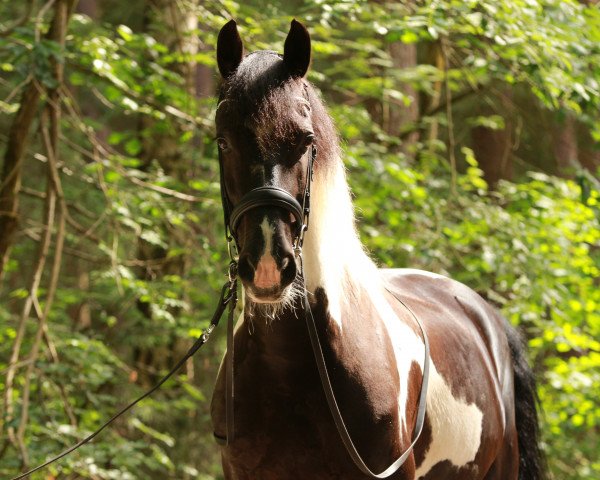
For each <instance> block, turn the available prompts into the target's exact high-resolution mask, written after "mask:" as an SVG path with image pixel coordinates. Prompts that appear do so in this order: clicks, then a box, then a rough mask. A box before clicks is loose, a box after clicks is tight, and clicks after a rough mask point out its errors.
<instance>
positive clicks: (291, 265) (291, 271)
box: [281, 254, 296, 287]
mask: <svg viewBox="0 0 600 480" xmlns="http://www.w3.org/2000/svg"><path fill="white" fill-rule="evenodd" d="M295 278H296V261H295V259H294V255H292V254H288V255H286V256H285V257H283V260H281V285H282V286H283V287H285V286H287V285H289V284H290V283H292V282H293V281H294V279H295Z"/></svg>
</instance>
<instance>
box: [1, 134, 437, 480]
mask: <svg viewBox="0 0 600 480" xmlns="http://www.w3.org/2000/svg"><path fill="white" fill-rule="evenodd" d="M316 156H317V149H316V146H315V145H314V144H313V145H312V146H311V148H310V157H309V159H308V165H307V172H306V184H305V188H304V192H303V198H302V204H300V202H298V200H296V198H294V197H293V196H292V195H291V194H290V193H289V192H287V191H286V190H284V189H282V188H279V187H275V186H262V187H258V188H255V189H253V190H251V191H250V192H248V193H247V194H246V195H245V196H244V197H242V199H241V200H240V202H239V203H238V204H237V205H236V206H235V207H232V204H231V202H230V201H229V197H228V195H227V190H226V187H225V181H224V172H223V164H222V160H221V155H220V153H219V167H220V180H221V199H222V202H223V213H224V220H225V232H226V238H227V243H228V247H229V255H230V257H231V261H230V264H229V271H228V280H227V282H225V284H224V285H223V287H222V289H221V294H220V297H219V302H218V304H217V308H216V310H215V312H214V314H213V316H212V318H211V321H210V323H209V326H208V327H207V328H206V330H205V331H204V332H203V333H202V334H201V335H200V336H199V337H198V338H197V339H196V341H195V342H194V344H193V345H192V346H191V347H190V349H189V350H188V352H187V353H186V354H185V355H184V356H183V357H182V358H181V359H180V360H179V361H178V362H177V363H176V364H175V366H174V367H173V368H172V369H171V371H169V373H167V374H166V375H165V376H164V377H163V378H162V379H161V380H160V381H159V382H158V383H156V385H154V386H153V387H152V388H151V389H150V390H148V391H147V392H146V393H144V394H143V395H141V396H140V397H138V398H137V399H136V400H134V401H133V402H131V403H130V404H129V405H127V406H126V407H123V408H122V409H121V410H119V411H118V412H117V413H116V414H115V415H113V416H112V417H111V418H110V419H109V420H107V421H106V422H105V423H103V424H102V425H101V426H100V427H99V428H98V429H97V430H96V431H94V432H93V433H92V434H90V435H88V436H87V437H85V438H84V439H82V440H80V441H79V442H78V443H76V444H75V445H73V446H71V447H69V448H68V449H66V450H64V451H63V452H61V453H59V454H58V455H56V456H54V457H52V458H51V459H49V460H47V461H46V462H44V463H43V464H41V465H38V466H37V467H35V468H32V469H31V470H28V471H27V472H25V473H22V474H20V475H17V476H15V477H13V478H12V479H11V480H20V479H23V478H26V477H28V476H29V475H31V474H32V473H34V472H37V471H38V470H41V469H43V468H45V467H47V466H48V465H50V464H52V463H54V462H56V461H58V460H60V459H61V458H63V457H65V456H67V455H69V454H70V453H72V452H74V451H75V450H77V449H78V448H79V447H81V446H83V445H85V444H86V443H89V442H90V441H91V440H93V439H94V438H95V437H96V436H97V435H99V434H100V432H102V431H103V430H104V429H105V428H106V427H108V426H109V425H110V424H111V423H112V422H114V421H115V420H116V419H117V418H119V417H120V416H121V415H123V414H124V413H125V412H127V411H129V410H130V409H131V408H133V407H134V406H135V405H136V404H138V403H139V402H141V401H142V400H143V399H145V398H146V397H148V396H149V395H151V394H152V393H154V392H155V391H156V390H158V388H159V387H160V386H161V385H163V384H164V383H165V382H166V381H167V380H168V379H169V378H171V377H172V376H173V375H174V374H175V373H176V372H177V371H178V370H179V369H180V368H181V367H182V366H183V365H184V364H185V362H186V361H187V360H188V359H189V358H191V357H192V356H193V355H194V354H195V353H196V352H197V351H198V350H199V349H200V348H201V347H202V346H203V345H204V344H205V343H206V342H207V341H208V340H209V337H210V334H211V333H212V331H213V330H214V329H215V328H216V326H217V325H218V323H219V321H220V319H221V317H222V316H223V313H224V312H225V310H226V309H227V308H228V307H229V313H228V316H227V317H228V319H227V354H226V356H225V372H226V381H227V383H226V399H225V403H226V431H227V435H226V437H219V436H217V435H216V434H215V437H216V438H217V441H218V442H219V443H222V444H226V445H228V444H231V443H232V442H233V440H234V437H235V427H234V398H235V392H234V382H233V378H234V341H233V339H234V332H233V323H234V322H233V321H234V318H233V317H234V311H235V307H236V305H237V255H236V253H234V250H233V248H235V249H236V251H237V250H238V244H237V239H236V233H235V232H236V230H237V227H238V225H239V222H240V220H241V218H242V217H243V215H244V214H246V213H247V212H248V211H250V210H252V209H254V208H257V207H263V206H269V207H279V208H283V209H285V210H287V211H289V212H290V213H291V214H292V216H293V217H294V224H295V227H296V228H295V232H294V233H295V237H294V241H293V249H294V254H295V255H296V257H297V258H298V260H299V263H300V276H301V279H302V283H303V287H304V291H305V295H304V299H303V308H304V317H305V321H306V326H307V329H308V334H309V337H310V343H311V346H312V350H313V354H314V356H315V361H316V364H317V369H318V372H319V377H320V380H321V384H322V387H323V391H324V393H325V397H326V399H327V404H328V406H329V410H330V412H331V415H332V417H333V420H334V423H335V426H336V428H337V430H338V433H339V435H340V438H341V440H342V442H343V444H344V446H345V447H346V450H347V451H348V454H349V455H350V457H351V458H352V460H353V462H354V463H355V464H356V466H357V467H358V468H359V469H360V470H361V471H362V472H363V473H364V474H365V475H367V476H369V477H371V478H380V479H381V478H387V477H389V476H391V475H393V474H394V473H395V472H397V471H398V470H399V469H400V468H401V467H402V465H403V464H404V463H405V462H406V460H407V459H408V458H409V456H410V453H411V452H412V450H413V448H414V446H415V444H416V443H417V441H418V439H419V437H420V435H421V433H422V431H423V424H424V420H425V412H426V397H427V385H428V380H429V341H428V339H427V334H426V333H425V330H424V328H423V325H422V324H421V322H420V321H419V319H418V318H417V316H416V315H415V314H414V313H413V311H412V310H411V309H410V308H409V307H408V305H406V304H405V303H404V302H403V301H402V300H401V299H400V298H399V297H398V295H396V293H394V292H393V291H391V290H390V289H387V290H388V292H389V293H391V294H392V295H393V296H394V297H395V298H396V299H397V300H398V302H400V304H401V305H403V306H404V308H406V310H407V311H408V312H409V313H410V315H411V316H412V317H413V319H414V320H415V321H416V323H417V324H418V325H419V328H420V329H421V334H422V337H423V342H424V347H425V348H424V351H425V358H424V363H423V380H422V382H421V390H420V394H419V407H418V411H417V417H416V422H415V428H414V430H413V437H412V442H411V444H410V446H409V447H408V448H407V449H406V451H405V452H404V453H402V455H400V457H398V459H396V460H395V461H394V462H393V463H392V464H391V465H390V466H389V467H388V468H386V469H385V470H383V471H382V472H381V473H374V472H372V471H371V470H370V469H369V467H368V466H367V465H366V464H365V462H364V461H363V459H362V457H361V455H360V454H359V453H358V450H357V449H356V447H355V445H354V442H353V441H352V438H351V437H350V434H349V433H348V429H347V428H346V424H345V422H344V419H343V417H342V414H341V412H340V409H339V406H338V403H337V400H336V398H335V394H334V392H333V387H332V385H331V379H330V377H329V373H328V371H327V365H326V362H325V357H324V356H323V349H322V347H321V342H320V340H319V335H318V332H317V327H316V324H315V319H314V317H313V314H312V309H311V307H310V302H309V300H308V291H307V290H306V282H305V278H304V272H303V266H302V244H303V241H304V234H305V232H306V230H307V229H308V220H309V214H310V188H311V184H312V180H313V164H314V161H315V159H316Z"/></svg>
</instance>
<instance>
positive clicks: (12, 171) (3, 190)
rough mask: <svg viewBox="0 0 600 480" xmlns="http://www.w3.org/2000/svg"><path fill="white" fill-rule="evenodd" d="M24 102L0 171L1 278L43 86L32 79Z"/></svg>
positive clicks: (71, 1) (69, 1)
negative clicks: (31, 131) (30, 132)
mask: <svg viewBox="0 0 600 480" xmlns="http://www.w3.org/2000/svg"><path fill="white" fill-rule="evenodd" d="M76 3H77V0H61V1H60V2H59V3H58V5H57V6H56V10H55V11H56V12H57V13H56V14H55V17H54V19H53V21H52V24H51V26H50V29H49V30H48V33H47V34H46V36H45V38H46V39H48V40H54V41H57V40H56V39H55V36H56V34H57V33H56V32H57V28H59V27H58V26H57V20H56V19H57V17H58V12H59V8H63V5H64V8H66V11H67V13H66V15H67V17H66V20H65V21H67V22H68V19H69V18H70V15H71V13H72V12H73V9H74V7H75V5H76ZM24 88H25V89H24V91H23V94H22V96H21V103H20V106H19V110H18V111H17V114H16V116H15V119H14V121H13V123H12V125H11V127H10V131H9V134H8V142H7V145H6V150H5V152H4V162H3V164H2V169H1V173H0V280H1V279H2V276H3V273H4V267H5V265H6V262H7V261H8V258H9V255H10V248H11V246H12V244H13V242H14V237H15V234H16V232H17V229H18V226H19V190H20V189H21V179H22V172H23V168H22V167H23V159H24V156H25V151H26V149H27V144H28V140H29V131H30V129H31V125H32V123H33V120H34V119H35V116H36V113H37V109H38V104H39V100H40V94H41V88H42V87H41V86H40V85H39V84H38V82H37V80H36V79H32V80H30V81H29V83H27V85H26V86H25V87H24Z"/></svg>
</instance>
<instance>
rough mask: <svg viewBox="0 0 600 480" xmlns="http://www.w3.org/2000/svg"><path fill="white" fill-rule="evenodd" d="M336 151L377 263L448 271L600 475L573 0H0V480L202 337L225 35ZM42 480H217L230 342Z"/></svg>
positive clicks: (597, 74)
mask: <svg viewBox="0 0 600 480" xmlns="http://www.w3.org/2000/svg"><path fill="white" fill-rule="evenodd" d="M294 17H295V18H297V19H299V20H301V21H303V22H304V23H305V24H306V25H307V26H308V27H309V30H310V32H311V34H312V37H313V66H312V70H311V72H310V74H309V79H310V80H311V81H312V82H314V83H315V84H316V85H317V86H318V87H319V88H320V90H321V91H322V92H323V97H324V99H325V101H326V102H327V104H328V106H329V109H330V112H331V114H332V116H333V117H334V119H335V122H336V124H337V126H338V129H339V132H340V135H341V137H342V140H343V145H344V153H345V155H344V158H345V162H346V166H347V169H348V171H349V178H350V182H351V186H352V189H353V192H354V196H355V204H356V207H357V214H358V219H359V226H360V231H361V235H362V238H363V240H364V242H365V243H366V245H367V246H368V248H369V249H370V251H371V252H372V255H373V257H374V258H376V259H377V261H378V262H379V263H380V264H381V265H389V266H392V265H393V266H410V267H415V268H423V269H426V270H430V271H434V272H439V273H442V274H445V275H450V276H452V277H454V278H456V279H458V280H460V281H462V282H464V283H466V284H468V285H470V286H471V287H473V288H474V289H476V290H477V291H478V292H479V293H480V294H481V295H483V296H484V297H485V298H487V299H488V300H489V301H490V302H492V303H493V304H494V305H496V306H497V307H498V308H499V309H501V311H502V312H503V313H504V315H505V316H506V317H507V318H508V319H509V320H510V321H511V322H512V323H513V324H514V325H516V326H518V328H519V329H520V330H521V331H522V332H523V334H524V335H525V336H526V338H527V339H528V343H529V347H530V359H531V363H532V365H533V366H534V369H535V372H536V375H537V378H538V382H539V394H540V399H541V404H542V407H543V414H542V428H543V438H544V445H543V446H544V449H545V451H546V452H547V455H548V462H549V467H550V470H551V472H552V473H553V477H554V478H556V479H561V480H562V479H565V480H574V479H597V478H600V459H599V458H598V452H599V451H600V400H599V396H600V394H599V392H600V289H599V288H598V287H599V283H600V280H599V279H600V248H599V247H600V206H599V201H600V183H599V181H598V173H599V167H600V110H599V107H600V83H599V82H600V7H599V6H598V5H597V2H595V1H574V0H561V1H558V0H514V1H508V0H493V1H491V0H490V1H472V0H436V1H434V0H429V1H404V2H395V1H389V2H388V1H385V0H380V1H377V2H364V1H350V0H344V1H323V0H285V1H281V2H272V3H268V4H266V5H265V4H264V3H263V2H262V1H259V0H250V1H245V2H240V3H236V2H234V1H228V0H151V1H142V0H129V1H127V2H122V1H117V0H80V1H79V2H77V1H76V0H49V1H48V0H20V1H18V2H17V1H14V0H0V258H1V259H2V260H1V262H0V281H1V283H0V372H1V374H0V397H1V398H0V477H1V478H7V477H10V476H12V475H14V474H16V473H17V472H19V471H21V470H22V469H25V468H26V467H31V466H34V465H36V464H38V463H40V462H42V461H44V460H45V459H46V458H47V457H49V456H50V455H51V454H53V453H56V452H58V451H61V450H63V449H64V448H65V447H67V446H69V445H71V444H72V443H74V442H75V441H77V440H78V439H80V438H82V437H84V436H85V435H86V434H88V433H90V432H91V431H93V430H94V429H95V428H96V427H97V426H98V425H99V424H100V423H101V422H102V421H103V420H104V419H106V418H108V417H109V416H110V415H111V414H112V413H113V412H114V411H115V410H116V409H117V408H118V407H119V406H121V405H123V404H124V403H125V402H127V401H129V399H133V398H134V397H135V396H136V395H138V394H140V393H141V392H142V391H143V390H144V389H146V388H148V387H149V386H150V385H151V384H152V383H153V382H154V381H156V380H157V379H158V378H160V376H161V374H163V373H165V372H166V371H167V369H169V367H170V366H172V365H173V364H174V362H175V361H176V360H177V359H178V358H179V357H180V356H181V355H182V354H183V353H184V352H185V351H186V350H187V348H188V347H189V346H190V345H191V343H192V342H193V340H194V339H195V338H196V337H197V336H198V335H199V334H200V333H201V332H202V329H203V328H205V327H206V325H207V322H208V318H209V316H210V314H211V311H212V309H213V308H214V305H215V302H216V299H217V291H218V289H219V287H220V285H221V283H222V282H223V279H224V274H225V270H226V267H227V262H228V256H227V252H226V245H225V241H224V237H223V225H222V215H221V207H220V198H219V175H218V164H217V161H216V157H217V155H216V146H215V142H214V127H213V116H214V110H215V106H216V102H215V97H214V95H215V91H216V88H218V76H217V74H216V68H215V52H214V50H215V42H216V34H217V32H218V30H219V29H220V27H221V26H222V25H223V24H224V23H225V22H226V21H227V20H229V19H230V18H235V19H236V20H237V21H238V25H239V28H240V30H241V33H242V36H243V38H244V40H245V43H246V48H247V50H248V51H252V50H257V49H264V48H269V49H274V50H277V51H281V50H282V43H283V40H284V38H285V34H286V33H287V30H288V28H289V22H290V20H291V19H292V18H294ZM213 339H214V341H213V342H211V343H209V344H208V345H207V346H206V347H205V349H203V350H202V351H201V352H200V354H199V355H197V357H196V358H194V360H193V361H189V362H188V363H187V364H186V366H185V368H184V369H183V370H182V371H181V372H180V373H179V374H178V376H177V377H176V378H175V379H174V380H172V381H169V382H168V383H167V384H166V385H165V386H164V387H163V389H162V390H161V391H159V392H158V393H157V394H155V395H154V396H153V397H152V398H151V399H149V400H146V401H144V402H143V403H142V404H140V405H139V406H138V407H136V409H135V410H134V411H133V412H132V413H131V414H129V415H128V416H126V417H125V418H123V419H121V420H119V421H118V423H117V424H116V425H115V426H114V427H112V428H111V429H110V430H107V431H105V432H104V433H103V434H102V435H101V436H100V437H99V438H97V439H96V440H95V441H94V442H93V444H92V445H89V446H85V447H83V448H82V449H81V450H79V451H78V453H76V454H73V455H71V456H69V457H68V458H66V459H64V460H63V461H61V462H60V463H58V464H56V465H54V466H52V467H51V468H50V469H49V470H48V471H46V472H44V473H40V474H37V476H35V475H34V477H33V478H39V479H42V478H43V479H51V478H56V479H68V478H72V479H74V478H91V479H120V480H123V479H125V480H126V479H137V478H156V479H159V478H160V479H165V478H172V479H219V478H222V474H221V473H220V463H219V457H218V450H217V447H216V445H215V443H214V442H213V439H212V430H211V426H210V422H209V419H208V407H209V399H210V395H211V390H212V385H213V382H214V379H215V376H216V369H217V367H218V363H219V359H220V355H221V354H222V352H223V349H224V340H223V332H220V333H218V334H217V336H215V337H213Z"/></svg>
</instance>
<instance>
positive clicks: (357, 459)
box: [304, 288, 429, 478]
mask: <svg viewBox="0 0 600 480" xmlns="http://www.w3.org/2000/svg"><path fill="white" fill-rule="evenodd" d="M305 290H306V288H305ZM387 290H388V292H390V293H391V294H392V295H393V296H394V297H395V298H396V300H398V302H400V304H401V305H403V306H404V308H406V309H407V310H408V312H409V313H410V314H411V315H412V317H413V318H414V319H415V321H416V322H417V324H418V325H419V328H420V329H421V333H422V335H423V343H424V345H425V360H424V362H423V381H422V382H421V393H420V394H419V409H418V411H417V419H416V422H415V429H414V431H413V440H412V443H411V444H410V446H409V447H408V448H407V449H406V451H405V452H404V453H403V454H402V455H400V457H398V459H397V460H396V461H394V462H393V463H392V464H391V465H390V466H389V467H388V468H386V469H385V470H383V471H382V472H381V473H374V472H372V471H371V470H370V469H369V467H368V466H367V465H366V464H365V462H364V460H363V459H362V457H361V456H360V454H359V453H358V450H357V449H356V447H355V445H354V442H353V441H352V438H351V437H350V434H349V433H348V429H347V428H346V424H345V422H344V419H343V417H342V414H341V412H340V408H339V406H338V403H337V401H336V399H335V394H334V392H333V387H332V386H331V380H330V378H329V373H328V372H327V365H326V364H325V357H324V356H323V349H322V348H321V342H320V341H319V335H318V333H317V327H316V324H315V319H314V317H313V314H312V310H311V308H310V304H309V302H308V294H307V295H305V296H304V310H305V314H304V316H305V319H306V325H307V327H308V334H309V336H310V342H311V345H312V349H313V353H314V356H315V360H316V362H317V369H318V370H319V377H320V378H321V384H322V385H323V391H324V392H325V397H326V399H327V404H328V405H329V410H330V411H331V415H332V416H333V420H334V422H335V426H336V428H337V430H338V433H339V435H340V437H341V439H342V442H343V443H344V446H345V447H346V450H347V451H348V454H349V455H350V457H351V458H352V461H353V462H354V463H355V465H356V466H357V467H358V468H359V469H360V471H361V472H363V473H364V474H365V475H367V476H369V477H371V478H388V477H389V476H391V475H393V474H394V473H396V472H397V471H398V470H399V469H400V467H402V465H403V464H404V463H405V462H406V460H407V459H408V457H409V455H410V454H411V452H412V450H413V448H414V446H415V444H416V443H417V441H418V440H419V437H420V435H421V432H422V431H423V424H424V421H425V412H426V409H427V385H428V383H429V340H428V338H427V334H426V333H425V329H424V328H423V325H422V324H421V322H420V321H419V319H418V318H417V316H416V315H415V314H414V313H413V311H412V310H411V309H410V308H408V306H407V305H406V304H405V303H404V302H403V301H402V300H401V299H400V298H399V297H398V295H396V294H395V293H394V292H392V291H391V290H389V289H387Z"/></svg>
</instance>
